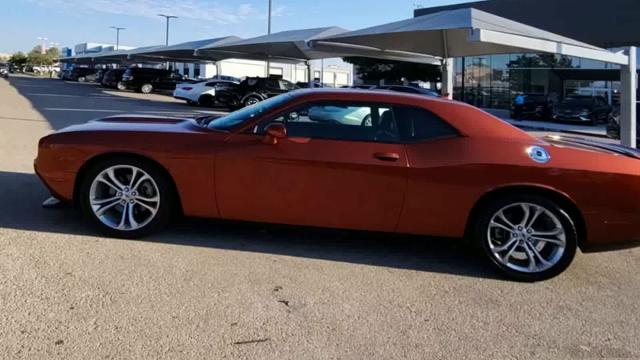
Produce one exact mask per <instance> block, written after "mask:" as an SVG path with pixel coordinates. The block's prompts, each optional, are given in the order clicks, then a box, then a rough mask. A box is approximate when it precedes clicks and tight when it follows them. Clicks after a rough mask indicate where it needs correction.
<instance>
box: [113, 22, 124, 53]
mask: <svg viewBox="0 0 640 360" xmlns="http://www.w3.org/2000/svg"><path fill="white" fill-rule="evenodd" d="M109 27H110V28H111V29H115V30H116V50H120V30H126V28H123V27H117V26H109Z"/></svg>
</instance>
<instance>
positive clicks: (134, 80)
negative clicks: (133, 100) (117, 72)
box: [122, 67, 184, 94]
mask: <svg viewBox="0 0 640 360" xmlns="http://www.w3.org/2000/svg"><path fill="white" fill-rule="evenodd" d="M183 80H184V77H183V76H182V75H180V74H178V73H175V72H171V71H169V70H164V69H153V68H137V67H136V68H129V69H127V70H125V72H124V74H123V75H122V84H123V88H125V89H129V90H134V91H137V92H141V93H143V94H149V93H151V92H153V91H155V90H175V88H176V84H177V83H179V82H182V81H183Z"/></svg>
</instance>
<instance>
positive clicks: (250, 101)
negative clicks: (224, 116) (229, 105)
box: [242, 95, 262, 106]
mask: <svg viewBox="0 0 640 360" xmlns="http://www.w3.org/2000/svg"><path fill="white" fill-rule="evenodd" d="M260 101H262V99H260V98H259V97H258V96H254V95H251V96H249V97H247V98H246V99H244V101H243V102H242V105H244V106H251V105H253V104H255V103H259V102H260Z"/></svg>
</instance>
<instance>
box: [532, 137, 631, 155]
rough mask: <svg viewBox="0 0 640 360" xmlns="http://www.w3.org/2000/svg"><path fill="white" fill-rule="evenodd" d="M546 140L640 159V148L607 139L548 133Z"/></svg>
mask: <svg viewBox="0 0 640 360" xmlns="http://www.w3.org/2000/svg"><path fill="white" fill-rule="evenodd" d="M544 140H545V141H547V142H549V143H550V144H552V145H557V146H562V147H571V148H574V149H579V150H589V151H596V152H600V153H606V154H618V155H624V156H627V157H630V158H634V159H640V150H638V149H634V148H630V147H627V146H623V145H619V144H614V143H609V142H605V141H597V140H592V139H586V138H581V137H576V136H565V135H547V136H545V137H544Z"/></svg>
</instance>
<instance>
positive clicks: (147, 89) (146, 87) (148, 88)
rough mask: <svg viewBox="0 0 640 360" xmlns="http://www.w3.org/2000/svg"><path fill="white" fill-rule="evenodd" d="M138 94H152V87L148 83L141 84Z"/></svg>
mask: <svg viewBox="0 0 640 360" xmlns="http://www.w3.org/2000/svg"><path fill="white" fill-rule="evenodd" d="M140 92H141V93H143V94H151V93H152V92H153V85H151V84H149V83H147V84H142V86H140Z"/></svg>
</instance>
